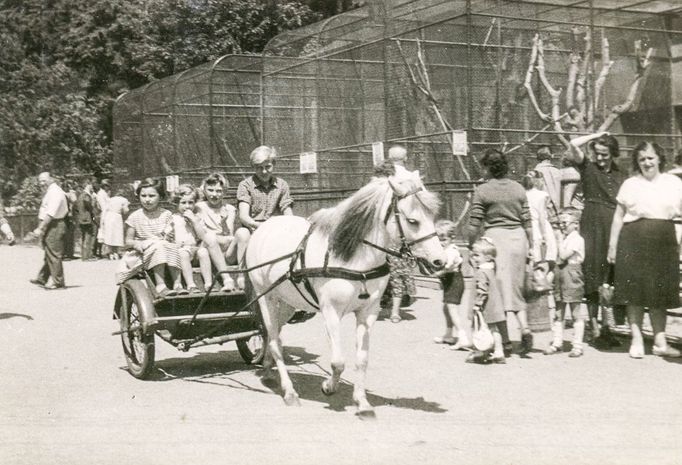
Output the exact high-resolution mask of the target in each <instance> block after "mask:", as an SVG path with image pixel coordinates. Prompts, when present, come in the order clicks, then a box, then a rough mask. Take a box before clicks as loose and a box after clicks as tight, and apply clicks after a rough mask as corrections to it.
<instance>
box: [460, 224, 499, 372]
mask: <svg viewBox="0 0 682 465" xmlns="http://www.w3.org/2000/svg"><path fill="white" fill-rule="evenodd" d="M496 256H497V249H496V248H495V244H494V243H493V241H492V240H491V239H490V238H488V237H485V236H483V237H481V238H480V239H479V240H477V241H476V242H475V243H474V245H473V247H472V250H471V261H472V264H473V266H474V268H475V269H476V272H475V276H476V297H475V300H474V312H479V311H480V312H481V313H482V314H483V319H484V321H485V323H486V324H487V325H488V328H489V329H490V331H491V332H492V335H493V348H492V357H491V353H490V351H476V352H472V353H471V354H470V355H469V357H467V359H466V362H467V363H490V362H492V363H507V361H506V358H505V356H504V350H503V347H502V334H501V333H502V331H504V330H506V327H505V328H504V329H503V328H502V325H506V317H505V313H504V308H503V300H502V293H501V292H500V289H499V286H498V284H497V278H496V276H495V257H496ZM474 337H475V336H474Z"/></svg>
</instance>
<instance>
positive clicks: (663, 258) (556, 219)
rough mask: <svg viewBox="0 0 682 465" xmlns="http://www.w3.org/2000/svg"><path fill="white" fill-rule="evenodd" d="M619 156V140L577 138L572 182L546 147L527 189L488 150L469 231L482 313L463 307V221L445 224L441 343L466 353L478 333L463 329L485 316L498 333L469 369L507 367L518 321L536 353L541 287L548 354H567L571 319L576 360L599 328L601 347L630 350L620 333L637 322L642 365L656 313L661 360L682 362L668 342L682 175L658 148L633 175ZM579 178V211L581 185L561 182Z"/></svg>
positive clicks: (636, 350) (636, 155)
mask: <svg viewBox="0 0 682 465" xmlns="http://www.w3.org/2000/svg"><path fill="white" fill-rule="evenodd" d="M619 155H620V148H619V145H618V141H617V140H616V139H615V138H614V137H612V136H610V135H609V134H608V133H598V134H590V135H587V136H582V137H577V138H575V139H573V140H572V141H571V142H570V147H569V149H568V151H567V153H566V154H565V161H566V162H567V163H568V164H569V165H570V168H569V169H567V170H564V173H565V176H562V174H564V173H562V172H561V171H560V169H559V168H556V167H554V166H552V164H551V161H550V160H551V152H549V150H548V148H546V147H543V148H541V149H540V150H538V161H539V163H538V165H537V166H536V167H535V168H534V169H533V170H531V171H529V172H528V173H527V174H526V175H525V176H524V177H523V180H522V185H521V184H520V183H517V182H516V181H513V180H511V179H509V178H508V172H509V165H508V162H507V159H506V157H505V155H504V154H503V153H502V152H500V151H498V150H495V149H489V150H487V151H486V152H485V153H484V154H483V156H482V158H481V164H482V166H483V167H484V168H485V170H486V176H485V177H486V180H485V182H483V183H482V184H481V185H479V186H478V187H477V188H476V189H475V191H474V195H473V199H472V206H471V209H470V215H469V218H470V219H469V223H468V227H467V236H468V237H467V239H468V248H469V251H470V252H469V256H470V263H471V264H472V265H473V267H474V273H473V274H474V279H475V283H476V286H475V291H474V292H475V296H474V298H473V301H474V306H473V310H468V309H461V308H459V307H458V304H459V303H460V302H461V301H462V295H463V293H464V286H463V285H462V282H463V276H462V273H461V267H462V266H463V263H464V260H463V259H462V255H463V254H462V253H461V251H459V250H457V247H456V245H454V235H453V234H454V233H453V224H452V223H451V222H449V221H445V222H440V223H439V224H438V225H437V233H438V236H439V238H440V239H441V242H442V244H443V246H444V247H446V249H447V250H448V251H449V257H450V260H449V262H448V264H447V265H446V268H445V270H444V271H442V272H441V273H440V274H441V282H442V285H443V290H444V295H443V302H444V304H443V311H444V314H445V322H446V331H445V334H444V335H443V336H438V337H436V338H435V342H437V343H445V344H451V345H452V346H453V347H452V348H453V349H455V350H458V349H469V350H473V349H475V345H476V344H472V340H471V339H472V336H470V335H469V334H468V333H467V331H463V329H462V328H464V329H466V328H467V327H471V321H472V318H473V317H474V316H475V314H476V312H477V311H480V312H481V314H482V317H483V319H484V320H485V323H487V326H488V329H489V331H490V332H491V333H492V338H491V344H490V347H488V348H486V349H485V350H473V351H472V353H471V354H470V355H469V357H468V358H467V361H468V362H477V363H506V360H505V359H506V358H507V357H508V356H509V355H510V354H511V351H512V346H511V342H510V340H509V335H508V329H507V322H509V321H514V322H515V323H517V325H518V327H519V329H520V331H521V348H520V354H521V355H522V356H523V355H525V354H527V353H528V352H529V351H530V350H531V349H532V348H533V335H532V332H531V330H530V328H529V324H528V316H527V312H526V305H527V304H526V297H527V296H528V295H529V292H534V293H536V294H537V293H543V294H546V296H547V312H548V313H549V315H548V316H549V320H550V323H551V330H552V333H553V337H552V342H551V343H550V345H549V347H547V348H546V349H544V351H543V352H544V354H546V355H553V354H559V353H561V352H562V351H563V332H564V327H565V319H566V317H567V316H570V320H571V321H572V323H573V328H574V336H573V340H572V344H571V345H572V347H571V350H570V352H569V357H572V358H578V357H581V356H582V355H583V348H584V339H585V331H586V328H588V327H589V328H590V330H591V332H590V336H591V339H592V340H593V341H594V343H595V345H598V346H601V347H605V348H610V347H613V346H616V345H619V344H620V342H619V341H618V340H617V339H616V338H615V337H614V335H613V334H612V333H611V327H612V325H614V324H615V323H621V322H624V321H625V317H627V324H628V325H629V326H630V329H631V334H632V340H631V345H630V348H629V355H630V357H632V358H635V359H638V358H642V357H643V356H644V342H643V336H642V324H643V315H644V313H645V312H648V313H649V317H650V321H651V327H652V329H653V334H654V345H653V349H652V353H653V354H654V355H658V356H662V357H679V356H680V352H679V351H678V350H677V349H675V348H673V347H671V346H670V345H669V344H668V342H667V339H666V334H665V329H666V318H667V310H669V309H672V308H677V307H680V298H679V282H680V281H679V260H680V254H679V237H677V236H676V229H675V224H674V222H675V220H679V219H680V218H681V217H682V180H680V178H679V177H678V176H677V175H675V174H671V173H666V172H665V167H666V158H665V154H664V151H663V149H662V148H661V147H660V146H659V145H658V144H656V143H653V142H642V143H640V144H638V145H637V146H636V147H634V149H633V150H632V152H631V160H630V169H629V171H630V173H629V174H628V170H626V169H624V168H622V167H619V165H618V164H617V162H616V158H618V157H619ZM679 158H682V157H679ZM679 161H682V160H678V162H679ZM676 164H678V165H679V163H676ZM576 174H577V175H578V179H579V185H578V186H577V187H578V188H579V189H580V190H581V191H582V201H581V202H579V205H576V204H574V203H572V199H573V194H574V192H575V187H576V186H575V185H574V186H573V187H568V186H567V185H566V183H565V182H562V180H566V179H569V180H570V181H574V180H575V175H576ZM524 187H525V189H524ZM450 249H453V250H452V251H450ZM605 288H606V289H608V290H609V292H604V289H605ZM606 295H608V296H609V297H608V298H606ZM600 309H601V324H599V322H598V316H599V314H600ZM462 321H465V322H466V323H462ZM476 331H479V328H476ZM455 333H456V334H457V335H458V337H455ZM473 337H475V336H473Z"/></svg>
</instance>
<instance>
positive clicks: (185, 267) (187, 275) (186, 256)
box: [173, 248, 195, 289]
mask: <svg viewBox="0 0 682 465" xmlns="http://www.w3.org/2000/svg"><path fill="white" fill-rule="evenodd" d="M180 269H181V271H182V277H183V278H184V280H185V284H186V285H187V288H192V287H195V284H194V275H193V274H192V257H191V254H190V252H189V250H187V249H184V248H182V249H180ZM173 287H174V288H175V289H181V288H182V284H181V283H180V275H179V274H178V278H177V280H176V282H175V284H174V286H173Z"/></svg>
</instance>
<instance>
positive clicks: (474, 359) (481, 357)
mask: <svg viewBox="0 0 682 465" xmlns="http://www.w3.org/2000/svg"><path fill="white" fill-rule="evenodd" d="M465 362H466V363H478V364H481V365H487V364H488V363H490V356H489V354H488V352H481V351H480V350H476V351H474V352H471V353H470V354H469V356H468V357H467V358H466V360H465Z"/></svg>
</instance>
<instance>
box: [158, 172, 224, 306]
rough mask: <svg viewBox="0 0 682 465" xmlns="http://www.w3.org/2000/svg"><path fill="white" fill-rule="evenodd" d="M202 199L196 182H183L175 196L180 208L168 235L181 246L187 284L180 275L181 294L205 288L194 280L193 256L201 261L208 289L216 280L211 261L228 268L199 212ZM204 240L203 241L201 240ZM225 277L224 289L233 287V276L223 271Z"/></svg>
mask: <svg viewBox="0 0 682 465" xmlns="http://www.w3.org/2000/svg"><path fill="white" fill-rule="evenodd" d="M198 199H199V191H198V190H197V189H196V188H195V187H194V186H192V185H190V184H182V185H180V186H179V187H178V190H177V192H176V196H175V203H176V204H177V211H176V213H174V214H173V215H172V218H171V222H170V224H169V225H168V228H167V229H166V237H167V239H168V240H169V241H171V242H174V243H175V244H176V245H177V246H178V252H179V254H180V267H181V270H182V278H183V279H184V280H185V285H186V287H183V286H182V284H181V280H180V276H178V278H177V280H176V282H175V285H174V289H175V290H176V291H177V293H178V294H179V295H183V294H189V293H192V294H198V293H200V292H201V291H200V290H199V288H198V287H197V285H196V283H195V282H194V272H193V269H192V261H193V260H198V261H199V268H200V270H201V277H202V279H203V281H204V287H205V289H206V290H208V289H209V288H210V287H211V286H212V283H213V269H212V263H211V262H213V264H214V265H215V266H216V269H217V270H218V271H219V272H225V271H226V270H227V265H226V263H225V258H224V256H223V254H222V251H221V249H220V245H219V244H218V241H217V239H216V237H215V235H214V234H212V233H209V232H207V231H206V228H205V227H204V224H203V221H202V220H201V218H200V217H199V216H198V215H197V214H196V212H195V210H196V203H197V200H198ZM200 241H201V244H199V242H200ZM222 277H223V278H222V279H223V287H222V289H221V291H224V292H231V291H233V290H234V282H233V281H232V278H230V277H229V276H228V275H227V274H225V273H222Z"/></svg>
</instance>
